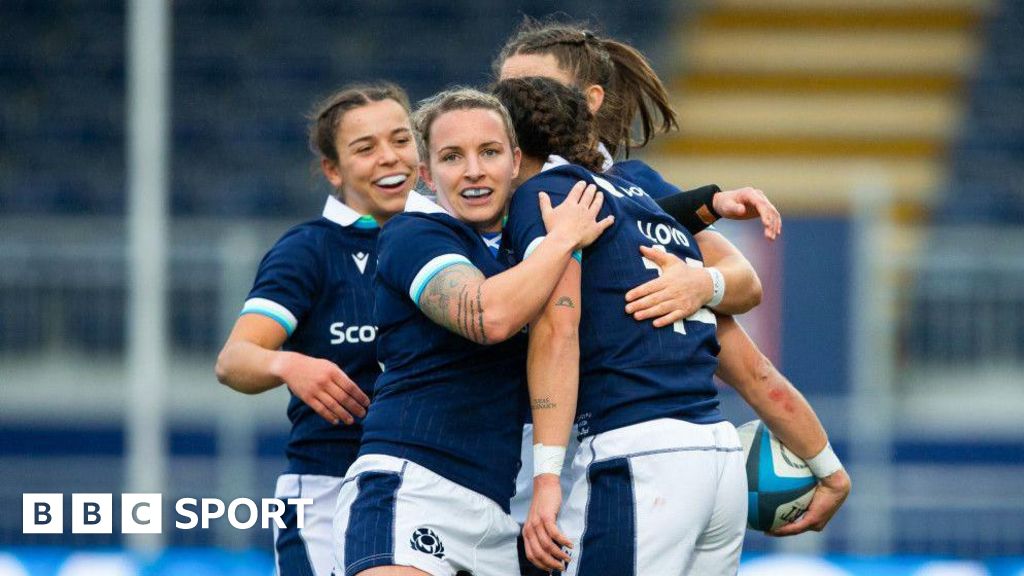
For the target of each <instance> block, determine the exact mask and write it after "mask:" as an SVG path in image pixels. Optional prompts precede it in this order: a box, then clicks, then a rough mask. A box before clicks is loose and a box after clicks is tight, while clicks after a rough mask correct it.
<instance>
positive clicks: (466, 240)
mask: <svg viewBox="0 0 1024 576" xmlns="http://www.w3.org/2000/svg"><path fill="white" fill-rule="evenodd" d="M378 251H379V254H380V262H379V264H378V267H377V279H376V285H375V294H376V319H377V325H378V326H379V327H380V332H379V339H378V342H377V351H378V352H377V354H378V357H379V358H380V361H381V362H382V363H383V365H384V373H383V374H382V375H381V377H380V378H379V379H378V380H377V384H376V386H375V388H374V398H373V403H372V404H371V406H370V410H369V414H367V416H366V420H365V422H364V423H363V426H364V434H363V446H362V448H361V449H360V451H359V453H360V454H387V455H390V456H395V457H397V458H405V459H408V460H411V461H413V462H416V463H417V464H420V465H422V466H424V467H426V468H429V469H430V470H432V471H434V472H435V473H437V474H439V475H441V476H444V477H445V478H447V479H449V480H451V481H453V482H455V483H457V484H460V485H462V486H465V487H466V488H469V489H470V490H474V491H476V492H478V493H480V494H482V495H484V496H486V497H488V498H490V499H492V500H494V502H496V503H497V504H498V505H499V506H501V507H502V509H504V510H505V511H506V512H508V509H509V500H510V499H511V498H512V495H513V493H514V492H515V477H516V473H517V472H518V469H519V449H520V445H521V441H522V436H521V434H522V416H523V406H524V405H525V395H526V336H525V334H517V335H516V336H514V337H512V338H510V339H508V340H506V341H505V342H502V343H499V344H495V345H490V346H484V345H480V344H477V343H475V342H472V341H470V340H467V339H465V338H463V337H461V336H459V335H458V334H455V333H454V332H451V331H449V330H447V329H446V328H444V327H442V326H440V325H438V324H435V323H434V322H433V321H432V320H431V319H430V318H428V317H427V316H426V315H425V314H423V313H422V312H421V311H420V309H419V307H418V305H417V302H418V301H419V297H420V294H421V293H422V291H423V289H424V288H425V287H426V285H427V283H429V282H430V280H431V279H432V278H433V277H434V276H435V275H436V274H437V273H438V272H440V271H441V270H443V269H444V268H446V267H448V266H451V265H454V264H457V263H464V264H471V265H473V266H475V267H476V268H477V269H479V270H480V271H481V272H482V273H483V275H484V276H486V277H490V276H494V275H495V274H499V273H501V272H504V271H505V270H506V269H507V268H508V265H507V263H506V262H504V261H501V260H498V259H497V258H495V256H494V255H493V254H492V252H491V250H490V249H489V248H488V246H487V244H486V243H485V241H484V239H483V238H481V237H480V235H479V234H477V232H476V231H475V230H474V229H473V228H471V227H470V226H468V225H466V224H464V223H462V222H460V221H458V220H456V219H455V218H453V217H452V216H450V215H449V214H447V213H445V212H444V211H443V210H441V208H440V207H439V206H437V205H435V204H433V203H432V202H430V201H429V200H427V199H425V198H423V197H422V196H419V195H412V194H411V195H410V199H409V202H408V204H407V206H406V212H404V213H402V214H399V215H397V216H395V217H394V218H392V219H391V220H390V221H389V222H388V223H387V225H385V226H384V229H383V231H382V232H381V236H380V242H379V244H378Z"/></svg>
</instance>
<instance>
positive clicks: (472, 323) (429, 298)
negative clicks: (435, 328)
mask: <svg viewBox="0 0 1024 576" xmlns="http://www.w3.org/2000/svg"><path fill="white" fill-rule="evenodd" d="M483 279H484V276H483V274H482V273H481V272H480V271H479V270H477V269H476V267H474V266H472V265H469V264H455V265H453V266H449V267H447V268H445V269H444V270H441V271H440V272H438V273H437V276H434V278H432V279H431V280H430V282H428V283H427V286H426V288H425V289H424V290H423V294H422V295H421V296H420V301H419V306H420V310H422V311H423V313H424V314H426V315H427V317H428V318H430V319H431V320H433V321H434V322H436V323H438V324H440V325H441V326H444V327H445V328H447V329H448V330H451V331H452V332H455V333H456V334H458V335H460V336H462V337H463V338H466V339H469V340H472V341H474V342H477V343H479V344H487V333H486V332H485V331H484V311H483V296H482V289H481V287H480V283H481V282H482V281H483ZM473 284H476V285H477V287H476V299H475V300H474V299H473V297H472V296H471V294H470V292H471V290H472V285H473Z"/></svg>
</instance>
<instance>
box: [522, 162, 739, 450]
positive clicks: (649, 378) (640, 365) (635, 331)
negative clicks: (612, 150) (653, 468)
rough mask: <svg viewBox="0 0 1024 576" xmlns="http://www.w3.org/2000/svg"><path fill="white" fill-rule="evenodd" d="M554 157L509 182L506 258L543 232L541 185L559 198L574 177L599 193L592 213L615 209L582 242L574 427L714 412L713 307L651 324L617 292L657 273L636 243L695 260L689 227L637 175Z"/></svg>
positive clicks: (698, 417)
mask: <svg viewBox="0 0 1024 576" xmlns="http://www.w3.org/2000/svg"><path fill="white" fill-rule="evenodd" d="M556 160H558V161H560V165H554V166H552V165H551V164H550V163H549V164H548V165H546V170H545V171H543V172H541V173H539V174H537V175H536V176H534V177H533V178H531V179H529V180H527V181H526V182H525V183H523V185H522V186H520V187H519V188H518V189H517V190H516V193H515V195H514V196H513V198H512V206H511V208H510V211H509V218H508V222H507V224H506V227H505V235H504V238H505V248H506V249H507V250H508V251H509V252H510V253H511V255H512V259H513V260H520V259H522V258H525V257H527V256H529V254H530V253H531V252H532V250H533V248H534V247H535V246H536V245H537V244H538V243H539V239H541V238H543V237H544V234H545V229H544V223H543V220H542V219H541V215H540V209H539V207H538V203H537V194H538V193H539V192H541V191H544V192H547V193H548V194H549V195H550V196H551V199H552V202H553V203H555V204H558V203H560V202H561V201H562V200H564V199H565V196H566V194H567V193H568V191H569V190H570V189H571V188H572V186H573V185H574V184H575V183H576V182H578V181H579V180H586V181H588V182H593V183H595V184H597V185H598V187H599V189H601V190H602V191H603V192H604V206H603V207H602V209H601V215H600V217H602V218H603V217H605V216H607V215H608V214H614V215H615V224H614V225H613V226H612V227H611V228H609V229H608V230H606V231H605V233H604V234H603V235H602V236H601V237H600V238H599V239H598V240H597V242H595V243H594V244H593V245H591V246H589V247H588V248H586V249H585V250H584V251H583V262H582V266H583V276H582V280H583V283H582V292H581V300H582V310H581V318H580V335H581V337H580V396H579V403H578V409H577V426H578V427H579V431H580V434H581V436H587V435H591V434H597V433H600V432H605V431H608V430H612V429H615V428H620V427H623V426H628V425H630V424H636V423H639V422H645V421H649V420H653V419H656V418H676V419H680V420H686V421H689V422H695V423H699V424H704V423H712V422H718V421H721V420H722V417H721V414H720V412H719V410H718V395H717V391H716V389H715V385H714V383H713V381H712V376H713V375H714V372H715V369H716V368H717V367H718V358H717V355H718V350H719V347H718V340H717V337H716V335H715V328H716V326H715V317H714V314H713V313H712V312H711V311H710V310H707V309H702V310H700V311H698V312H697V313H695V314H694V315H693V316H691V317H689V318H686V319H684V320H680V321H679V322H676V323H675V324H674V325H672V326H666V327H663V328H654V326H653V325H652V324H651V322H650V321H644V322H637V321H636V320H634V319H633V318H632V316H630V315H628V314H626V312H625V306H626V300H625V294H626V292H628V291H629V290H630V289H632V288H634V287H636V286H639V285H640V284H643V283H644V282H647V281H648V280H651V279H653V278H656V277H657V276H658V275H659V274H660V271H659V270H658V269H657V267H655V266H654V264H653V263H652V262H650V261H648V260H646V259H645V258H643V257H642V256H641V254H640V249H639V247H640V246H641V245H646V246H655V247H656V248H659V249H665V250H668V251H669V252H671V253H672V254H675V255H676V256H678V257H680V258H683V259H685V260H686V261H687V262H689V263H690V265H693V266H702V265H703V264H702V262H701V254H700V250H699V249H698V248H697V243H696V241H694V239H693V236H691V235H690V233H689V232H687V231H686V229H685V228H683V227H682V226H681V225H679V224H678V223H677V222H676V221H675V220H674V219H672V218H671V217H670V216H668V215H667V214H665V213H664V212H663V211H662V210H661V208H659V207H658V205H657V203H655V202H654V200H652V199H651V197H650V196H649V195H648V194H647V192H646V191H645V190H643V189H642V188H640V187H639V186H637V185H636V184H634V183H632V182H628V181H625V180H622V179H621V178H618V177H616V176H613V175H610V174H604V175H596V174H594V173H592V172H590V171H588V170H586V169H585V168H583V167H581V166H577V165H573V164H567V163H565V162H564V160H561V159H557V158H556ZM556 164H558V162H556Z"/></svg>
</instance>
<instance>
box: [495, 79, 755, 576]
mask: <svg viewBox="0 0 1024 576" xmlns="http://www.w3.org/2000/svg"><path fill="white" fill-rule="evenodd" d="M494 92H495V94H496V95H497V96H498V98H499V99H500V100H501V101H502V103H503V104H505V106H506V107H507V108H508V110H509V113H510V116H511V118H512V123H513V126H514V127H515V130H516V137H517V138H518V139H519V143H520V148H521V150H522V161H521V163H520V171H519V178H518V179H519V180H520V181H521V182H520V183H519V186H518V188H517V189H516V193H515V195H513V198H512V203H511V206H510V207H509V213H508V221H507V223H506V226H505V232H504V240H503V241H504V243H505V246H506V247H507V248H508V249H509V251H510V252H511V253H512V254H513V255H515V256H516V259H517V260H518V259H523V260H524V261H528V260H529V258H530V252H531V251H530V249H529V247H530V246H532V245H534V244H536V243H537V242H539V241H541V240H543V238H544V237H545V233H544V226H543V217H542V214H540V212H539V210H538V209H537V208H535V207H533V206H531V205H530V204H531V203H535V202H536V199H537V197H538V195H539V194H540V193H541V192H542V191H543V192H545V193H546V194H547V195H548V196H549V197H550V198H551V200H552V203H553V204H554V205H558V204H559V202H560V201H561V200H562V198H564V197H566V195H567V192H569V191H570V190H571V186H572V185H573V184H574V183H575V182H577V181H581V180H582V181H584V182H588V183H593V184H594V185H596V186H597V187H598V188H599V189H601V190H602V191H603V192H604V193H605V201H604V205H603V206H602V209H601V213H600V214H599V216H598V217H602V216H604V217H607V216H613V217H614V218H615V224H614V225H613V226H612V227H611V228H609V229H608V230H607V231H606V232H605V233H604V234H602V236H601V237H600V238H599V239H598V240H597V241H596V242H594V243H593V244H592V245H590V246H588V247H587V248H585V249H584V251H583V254H582V260H581V264H579V265H573V264H570V267H569V268H567V269H566V272H565V274H564V275H563V277H562V279H561V281H560V282H559V284H558V285H557V286H556V288H555V291H554V292H553V293H552V295H551V297H550V298H549V300H548V303H547V305H546V306H545V307H544V308H543V310H542V311H541V315H540V317H539V318H537V319H535V320H534V321H533V322H531V325H530V339H529V347H528V360H527V377H528V386H529V392H530V402H531V408H532V412H533V421H534V435H535V438H534V442H535V444H534V469H533V474H534V497H533V502H532V506H531V509H530V514H529V517H528V519H527V523H526V526H525V528H524V537H525V542H526V552H527V555H528V557H529V558H530V560H531V561H533V562H534V564H536V565H537V566H538V567H540V568H543V569H546V570H562V569H565V570H566V573H567V574H569V575H594V574H623V575H628V574H635V573H640V574H733V573H735V571H736V569H737V566H738V564H739V553H740V549H741V547H742V543H743V535H744V526H745V522H746V476H745V473H744V468H743V455H742V448H741V446H740V442H739V438H738V435H737V434H736V430H735V428H733V426H732V424H730V423H729V422H727V421H725V420H724V419H723V417H722V415H721V413H720V411H719V409H718V394H717V390H716V388H715V385H714V382H713V376H714V373H715V371H716V369H717V367H718V361H717V358H716V355H717V354H718V342H717V339H716V336H715V316H714V314H713V313H711V311H710V310H708V309H706V308H701V309H699V310H698V311H697V312H695V313H693V314H691V315H690V316H688V317H686V318H684V319H682V320H679V321H677V322H674V323H672V324H671V325H669V326H664V327H656V326H654V325H652V324H650V323H646V322H636V321H635V320H634V319H633V318H630V317H629V316H628V315H625V314H622V313H621V311H620V310H621V309H620V308H619V305H618V303H619V302H621V300H622V298H624V296H625V294H626V293H627V292H628V291H630V290H631V289H632V287H633V286H635V285H637V284H641V283H643V282H646V281H649V280H650V279H651V278H652V277H654V276H656V274H657V271H656V270H655V267H654V266H652V265H650V264H651V263H650V262H649V261H647V260H645V259H644V258H642V257H641V254H640V252H639V250H640V248H641V247H649V248H650V249H651V251H652V252H654V251H664V252H666V253H671V254H673V255H674V256H675V257H677V258H679V259H681V260H683V261H686V262H687V263H688V264H689V265H690V266H695V267H700V266H702V265H703V264H702V259H703V256H702V253H701V250H700V248H699V247H698V245H697V242H696V241H695V240H694V238H693V235H692V234H691V233H690V232H689V231H688V230H687V229H686V228H684V227H683V226H681V225H680V224H679V223H678V222H676V221H675V220H674V219H673V218H672V217H670V216H669V215H668V214H667V213H665V211H663V210H662V209H661V208H660V207H659V206H658V204H657V203H656V202H655V201H654V200H653V198H652V197H653V196H662V195H664V194H665V191H664V190H654V189H653V188H651V189H648V188H647V187H641V186H638V185H637V184H636V183H634V182H630V181H628V180H625V179H623V178H620V177H618V176H617V175H614V174H608V173H602V172H601V165H602V161H603V158H602V156H601V155H600V153H598V152H597V146H596V144H597V142H596V138H595V137H594V136H593V134H594V130H593V116H592V115H591V113H590V111H589V109H588V107H587V104H586V100H585V97H584V96H583V94H582V93H581V92H580V91H579V90H577V89H575V88H571V87H568V86H565V85H562V84H560V83H559V82H557V81H554V80H551V79H548V78H537V77H529V78H513V79H508V80H503V81H500V82H498V84H497V85H496V86H495V88H494ZM652 244H653V247H652ZM577 383H578V386H577ZM577 398H578V402H577ZM576 415H578V416H577V418H576V422H577V426H578V431H579V435H580V436H581V437H582V440H581V444H580V447H579V449H578V450H576V454H575V457H574V460H573V475H572V476H573V478H574V481H573V486H572V488H571V490H570V493H569V497H568V499H567V500H566V507H565V510H564V511H563V514H562V516H561V518H560V524H561V527H562V529H564V531H565V532H564V534H563V532H562V530H561V529H559V526H558V525H557V524H556V523H555V514H556V513H557V512H558V510H559V508H560V505H561V488H560V486H559V478H558V476H559V474H560V472H561V470H562V462H563V460H564V457H565V452H566V446H567V442H568V438H569V434H570V428H571V422H572V420H573V417H574V416H576ZM638 543H642V545H638ZM562 547H566V548H571V549H572V550H573V553H574V557H572V561H571V562H568V566H567V567H566V565H565V563H566V562H567V561H569V560H570V556H569V554H568V553H566V551H565V550H564V549H561V548H562Z"/></svg>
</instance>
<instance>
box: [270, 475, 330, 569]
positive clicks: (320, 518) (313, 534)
mask: <svg viewBox="0 0 1024 576" xmlns="http://www.w3.org/2000/svg"><path fill="white" fill-rule="evenodd" d="M342 480H343V478H339V477H337V476H317V475H313V474H282V475H281V476H279V477H278V478H277V488H276V489H275V490H274V497H275V498H278V499H280V500H283V501H285V502H287V499H288V498H312V499H313V504H312V505H308V506H305V508H304V512H303V527H302V529H301V530H300V529H299V528H298V525H297V515H296V509H295V506H292V505H290V504H289V505H287V506H286V508H285V513H284V516H283V517H282V520H284V523H285V528H284V529H280V528H278V526H277V523H276V522H275V523H274V566H275V568H276V570H277V572H276V574H277V576H310V575H312V576H331V570H332V568H333V567H334V557H333V554H332V549H333V546H332V545H331V542H332V540H331V537H332V534H331V529H332V527H333V520H334V510H335V508H336V507H337V505H338V490H339V489H340V488H341V482H342Z"/></svg>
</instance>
